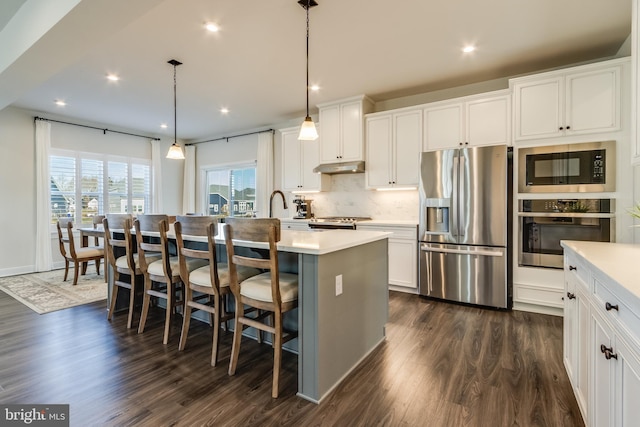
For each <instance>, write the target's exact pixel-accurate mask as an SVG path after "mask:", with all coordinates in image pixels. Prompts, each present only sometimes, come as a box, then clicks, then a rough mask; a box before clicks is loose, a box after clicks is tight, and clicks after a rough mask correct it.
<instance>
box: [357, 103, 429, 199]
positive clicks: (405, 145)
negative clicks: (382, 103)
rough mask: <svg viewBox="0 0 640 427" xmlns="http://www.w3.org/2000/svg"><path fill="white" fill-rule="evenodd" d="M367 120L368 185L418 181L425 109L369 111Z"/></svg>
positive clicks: (389, 184) (379, 185) (413, 184)
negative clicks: (387, 111) (388, 111)
mask: <svg viewBox="0 0 640 427" xmlns="http://www.w3.org/2000/svg"><path fill="white" fill-rule="evenodd" d="M365 123H366V126H365V128H366V152H367V160H366V165H367V166H366V172H365V173H366V187H367V188H373V189H377V188H394V187H395V188H398V187H411V186H413V187H415V186H417V185H418V180H419V170H420V152H421V151H422V110H419V109H409V110H400V111H395V112H393V113H375V114H370V115H368V116H367V117H366V119H365Z"/></svg>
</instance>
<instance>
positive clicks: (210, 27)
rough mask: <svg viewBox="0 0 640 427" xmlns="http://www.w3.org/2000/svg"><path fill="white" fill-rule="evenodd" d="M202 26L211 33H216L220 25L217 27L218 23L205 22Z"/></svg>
mask: <svg viewBox="0 0 640 427" xmlns="http://www.w3.org/2000/svg"><path fill="white" fill-rule="evenodd" d="M204 27H205V28H206V29H207V31H211V32H212V33H217V32H218V31H220V27H218V24H215V23H213V22H207V23H206V24H204Z"/></svg>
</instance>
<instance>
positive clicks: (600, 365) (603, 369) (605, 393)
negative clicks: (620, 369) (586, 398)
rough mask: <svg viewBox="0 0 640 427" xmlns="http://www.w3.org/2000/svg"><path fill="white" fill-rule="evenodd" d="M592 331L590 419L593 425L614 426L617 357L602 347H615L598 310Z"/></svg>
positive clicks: (592, 317) (594, 314) (594, 312)
mask: <svg viewBox="0 0 640 427" xmlns="http://www.w3.org/2000/svg"><path fill="white" fill-rule="evenodd" d="M591 331H592V335H591V336H592V338H593V339H592V341H591V351H590V352H589V353H590V356H591V357H592V361H591V366H592V375H593V377H592V378H593V384H592V385H591V387H590V390H591V396H590V401H591V405H589V406H590V407H591V410H590V413H589V421H590V425H593V426H613V425H614V424H613V398H614V388H613V385H614V380H615V369H614V368H615V365H614V362H615V359H607V358H606V357H605V352H603V351H602V349H601V346H605V347H606V348H610V349H611V348H613V347H612V343H613V334H612V332H611V328H610V327H609V325H607V323H606V322H605V321H604V320H603V319H602V318H601V317H600V316H599V314H598V313H597V312H596V310H593V312H592V314H591Z"/></svg>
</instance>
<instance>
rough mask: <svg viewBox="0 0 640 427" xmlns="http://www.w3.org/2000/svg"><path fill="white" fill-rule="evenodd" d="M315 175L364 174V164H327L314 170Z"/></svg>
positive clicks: (360, 162) (355, 162)
mask: <svg viewBox="0 0 640 427" xmlns="http://www.w3.org/2000/svg"><path fill="white" fill-rule="evenodd" d="M313 171H314V172H315V173H326V174H329V175H336V174H339V173H363V172H364V162H363V161H354V162H341V163H325V164H323V165H319V166H316V167H315V168H313Z"/></svg>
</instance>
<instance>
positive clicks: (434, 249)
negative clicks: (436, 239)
mask: <svg viewBox="0 0 640 427" xmlns="http://www.w3.org/2000/svg"><path fill="white" fill-rule="evenodd" d="M420 250H421V251H423V252H441V253H447V254H457V255H480V256H498V257H499V256H503V255H504V251H503V250H501V249H495V250H482V249H479V250H469V249H450V248H438V247H433V246H429V245H425V244H422V245H420Z"/></svg>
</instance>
